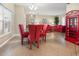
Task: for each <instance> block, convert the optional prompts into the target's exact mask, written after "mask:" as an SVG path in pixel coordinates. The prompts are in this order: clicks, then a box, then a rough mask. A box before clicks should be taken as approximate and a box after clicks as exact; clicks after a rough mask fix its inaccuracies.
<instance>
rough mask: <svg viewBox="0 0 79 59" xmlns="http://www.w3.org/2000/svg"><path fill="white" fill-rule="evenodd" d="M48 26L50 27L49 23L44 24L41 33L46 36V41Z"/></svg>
mask: <svg viewBox="0 0 79 59" xmlns="http://www.w3.org/2000/svg"><path fill="white" fill-rule="evenodd" d="M47 28H48V25H47V24H44V26H43V30H42V33H41V36H42V37H43V38H44V40H45V42H46V33H47Z"/></svg>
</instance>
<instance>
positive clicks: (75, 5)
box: [66, 3, 79, 13]
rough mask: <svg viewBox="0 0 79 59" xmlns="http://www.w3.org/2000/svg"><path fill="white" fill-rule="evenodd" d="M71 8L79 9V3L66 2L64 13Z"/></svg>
mask: <svg viewBox="0 0 79 59" xmlns="http://www.w3.org/2000/svg"><path fill="white" fill-rule="evenodd" d="M71 10H79V3H70V4H67V8H66V13H67V12H69V11H71Z"/></svg>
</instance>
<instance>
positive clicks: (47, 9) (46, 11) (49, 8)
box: [17, 3, 66, 15]
mask: <svg viewBox="0 0 79 59" xmlns="http://www.w3.org/2000/svg"><path fill="white" fill-rule="evenodd" d="M17 5H22V6H24V7H25V10H27V12H29V11H30V10H29V8H28V7H29V6H31V5H34V6H36V7H38V8H37V10H36V12H37V13H38V14H39V15H64V14H65V12H66V3H18V4H17Z"/></svg>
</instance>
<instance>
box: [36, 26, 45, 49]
mask: <svg viewBox="0 0 79 59" xmlns="http://www.w3.org/2000/svg"><path fill="white" fill-rule="evenodd" d="M42 30H43V25H37V26H36V42H37V48H39V44H40V36H41V34H42Z"/></svg>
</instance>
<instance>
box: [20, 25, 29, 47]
mask: <svg viewBox="0 0 79 59" xmlns="http://www.w3.org/2000/svg"><path fill="white" fill-rule="evenodd" d="M19 30H20V35H21V44H22V45H23V39H24V38H28V35H29V32H24V27H23V24H19ZM28 43H29V40H28Z"/></svg>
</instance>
